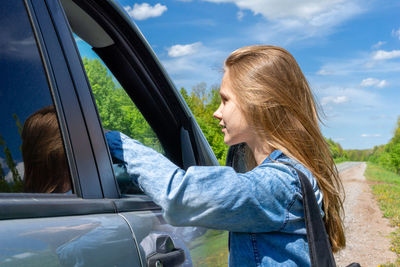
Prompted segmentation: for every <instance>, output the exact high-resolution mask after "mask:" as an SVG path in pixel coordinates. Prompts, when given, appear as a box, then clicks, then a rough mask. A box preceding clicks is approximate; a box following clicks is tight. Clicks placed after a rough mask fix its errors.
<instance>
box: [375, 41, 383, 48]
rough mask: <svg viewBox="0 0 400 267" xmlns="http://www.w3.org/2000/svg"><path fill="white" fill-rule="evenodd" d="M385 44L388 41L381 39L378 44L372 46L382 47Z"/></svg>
mask: <svg viewBox="0 0 400 267" xmlns="http://www.w3.org/2000/svg"><path fill="white" fill-rule="evenodd" d="M384 44H386V42H383V41H379V42H377V43H376V44H374V45H373V46H372V48H374V49H378V48H379V47H381V46H382V45H384Z"/></svg>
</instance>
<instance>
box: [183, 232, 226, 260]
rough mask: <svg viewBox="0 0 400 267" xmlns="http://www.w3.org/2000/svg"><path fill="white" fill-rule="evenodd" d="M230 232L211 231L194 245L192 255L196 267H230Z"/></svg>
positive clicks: (191, 250)
mask: <svg viewBox="0 0 400 267" xmlns="http://www.w3.org/2000/svg"><path fill="white" fill-rule="evenodd" d="M228 253H229V251H228V232H226V231H217V230H209V231H207V233H206V234H205V235H203V236H201V237H200V238H198V239H196V241H195V242H194V243H193V244H192V248H191V249H190V255H191V257H192V261H193V266H196V267H206V266H213V267H214V266H215V267H222V266H224V267H226V266H228Z"/></svg>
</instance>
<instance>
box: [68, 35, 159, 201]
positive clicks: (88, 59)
mask: <svg viewBox="0 0 400 267" xmlns="http://www.w3.org/2000/svg"><path fill="white" fill-rule="evenodd" d="M75 40H77V47H78V49H79V51H80V54H81V55H83V59H82V61H83V65H84V67H85V70H86V73H87V76H88V78H89V83H90V86H91V88H92V91H93V95H94V98H95V100H96V105H97V109H98V111H99V114H100V119H101V121H102V126H103V128H104V129H105V130H106V131H119V132H122V133H124V134H126V135H128V136H130V137H132V138H134V139H136V140H138V141H140V142H141V143H143V144H145V145H146V146H149V147H152V148H154V149H155V150H157V151H158V152H160V153H163V154H165V153H164V150H163V148H162V146H161V143H160V141H159V140H158V138H157V136H156V134H155V133H154V131H153V130H152V128H151V127H150V125H149V124H148V123H147V121H146V120H145V118H144V117H143V115H142V114H141V113H140V111H139V109H138V108H137V107H136V106H135V104H134V103H133V101H132V100H131V99H130V97H129V96H128V94H127V93H126V92H125V90H124V89H123V88H122V87H121V85H120V84H119V83H118V82H117V80H116V79H115V77H114V76H113V75H112V73H111V72H110V71H109V70H108V68H107V67H106V65H105V64H104V63H103V61H101V60H100V59H99V58H98V57H97V56H95V55H93V52H91V47H90V45H89V44H87V43H86V42H85V41H83V40H82V39H80V38H78V37H77V36H75ZM113 167H114V173H115V176H116V178H117V181H118V185H119V188H120V191H121V193H125V194H138V193H142V192H141V190H140V189H139V188H137V187H136V186H135V185H134V184H132V183H131V182H130V178H129V176H127V174H126V172H125V170H124V168H123V167H122V165H121V164H120V162H117V161H116V160H115V159H113Z"/></svg>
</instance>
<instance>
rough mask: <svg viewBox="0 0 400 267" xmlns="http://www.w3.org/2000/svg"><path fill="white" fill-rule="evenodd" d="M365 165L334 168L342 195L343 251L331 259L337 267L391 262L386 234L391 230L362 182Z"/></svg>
mask: <svg viewBox="0 0 400 267" xmlns="http://www.w3.org/2000/svg"><path fill="white" fill-rule="evenodd" d="M365 168H366V163H365V162H345V163H342V164H338V170H339V173H340V177H341V178H342V182H343V185H344V188H345V192H346V199H345V203H344V208H345V213H346V217H345V220H344V223H345V234H346V240H347V242H346V243H347V245H346V248H345V249H344V250H342V251H340V252H339V253H337V254H336V255H335V259H336V263H337V266H346V265H348V264H350V263H352V262H359V263H360V264H361V266H363V267H364V266H378V265H379V264H384V263H388V262H395V260H396V254H395V253H394V252H392V251H391V250H390V238H389V234H390V233H391V232H392V231H393V230H394V228H392V227H390V225H389V220H387V219H385V218H383V216H382V212H381V211H380V209H379V208H378V205H377V202H376V200H375V198H374V196H373V194H372V192H371V189H370V186H369V184H368V182H367V181H366V180H365V177H364V171H365Z"/></svg>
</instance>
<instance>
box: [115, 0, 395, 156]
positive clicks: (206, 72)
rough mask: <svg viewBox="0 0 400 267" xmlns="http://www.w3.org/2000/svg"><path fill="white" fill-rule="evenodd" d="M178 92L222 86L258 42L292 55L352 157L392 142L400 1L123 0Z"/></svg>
mask: <svg viewBox="0 0 400 267" xmlns="http://www.w3.org/2000/svg"><path fill="white" fill-rule="evenodd" d="M119 4H120V5H121V6H122V7H124V8H125V10H126V12H127V13H128V14H129V16H130V17H131V18H132V20H133V21H134V22H135V23H136V25H138V27H139V28H140V30H141V31H142V33H143V35H144V36H145V37H146V39H147V40H148V42H149V43H150V45H151V47H152V48H153V49H154V51H155V53H156V54H157V56H158V58H159V59H160V61H161V62H162V64H163V65H164V67H165V68H166V70H167V72H168V73H169V75H170V76H171V78H172V80H173V82H174V83H175V85H176V87H177V88H180V87H182V86H183V87H185V88H187V89H189V90H190V89H191V88H192V87H194V86H195V85H197V84H199V83H201V82H205V83H207V85H208V87H211V86H212V85H215V84H219V83H220V81H221V77H222V65H223V60H224V59H225V58H226V57H227V56H228V55H229V53H230V52H232V51H233V50H235V49H237V48H239V47H241V46H245V45H252V44H273V45H278V46H282V47H284V48H286V49H287V50H289V51H290V52H291V53H292V54H293V55H294V57H295V58H296V59H297V61H298V63H299V64H300V67H301V68H302V70H303V72H304V73H305V75H306V77H307V79H308V80H309V82H310V85H311V87H312V89H313V91H314V93H315V96H316V98H317V100H318V102H319V103H320V105H321V107H322V109H323V111H324V113H325V117H324V125H321V129H322V132H323V134H324V135H325V136H326V137H328V138H332V139H333V140H335V141H337V142H339V143H340V144H341V145H342V146H343V147H344V148H346V149H351V148H353V149H365V148H372V147H373V146H374V145H380V144H385V143H387V142H388V141H389V140H390V138H391V137H392V136H393V130H394V128H395V125H396V121H397V117H398V116H399V115H400V112H399V108H398V104H397V102H398V101H399V99H400V92H399V90H398V88H399V86H400V16H399V14H400V2H399V1H393V0H387V1H378V0H364V1H358V0H324V1H322V0H304V1H295V0H170V1H162V2H160V1H145V2H140V1H131V0H119Z"/></svg>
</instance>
